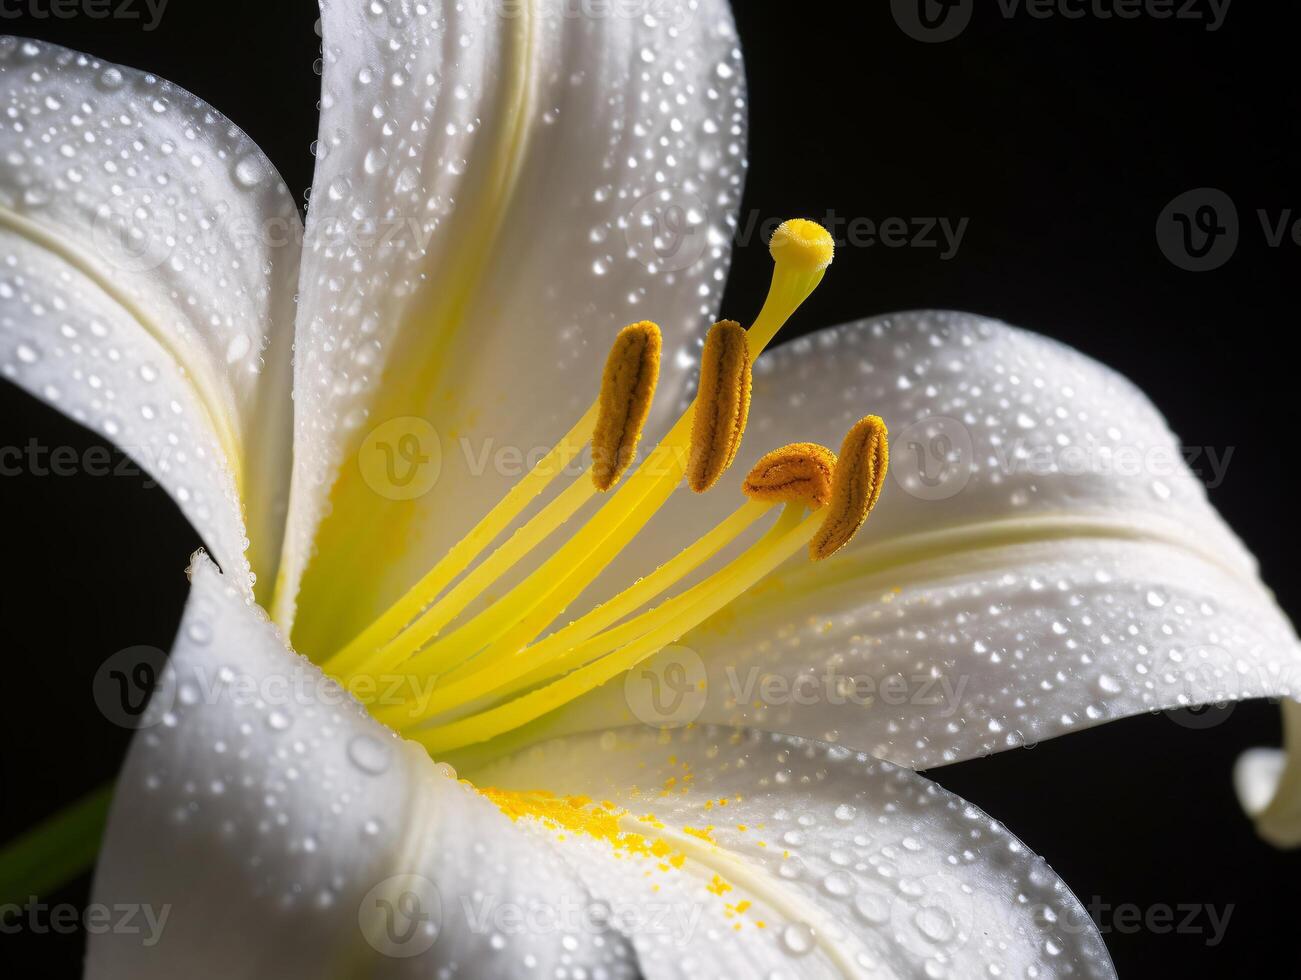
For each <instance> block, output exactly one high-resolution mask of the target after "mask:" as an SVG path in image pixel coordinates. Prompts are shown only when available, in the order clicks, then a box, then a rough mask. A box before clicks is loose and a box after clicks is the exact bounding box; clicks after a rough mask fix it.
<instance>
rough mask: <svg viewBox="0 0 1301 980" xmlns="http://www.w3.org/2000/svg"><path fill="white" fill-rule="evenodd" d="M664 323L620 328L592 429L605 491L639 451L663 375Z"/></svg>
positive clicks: (595, 471) (599, 482) (596, 475)
mask: <svg viewBox="0 0 1301 980" xmlns="http://www.w3.org/2000/svg"><path fill="white" fill-rule="evenodd" d="M662 344H663V341H662V339H661V337H660V328H659V327H658V326H656V325H655V324H653V323H651V322H650V321H648V320H643V321H642V322H640V323H634V324H632V325H630V326H627V327H624V328H623V329H622V330H620V331H619V336H618V337H617V338H616V339H615V341H614V346H613V347H612V348H610V356H609V358H608V359H607V360H606V362H605V375H604V377H603V378H602V380H601V400H600V413H599V414H598V416H597V420H596V429H595V431H594V432H593V433H592V482H593V483H595V484H596V488H597V489H598V490H600V491H602V492H604V491H606V490H609V489H610V488H611V487H613V486H614V485H615V484H616V483H618V482H619V477H621V476H623V474H624V471H625V470H627V469H628V467H629V466H631V465H632V462H633V460H634V459H635V458H636V456H637V443H638V441H639V440H640V439H641V430H642V427H643V426H645V424H646V418H647V417H648V416H649V415H650V407H651V400H652V399H653V398H654V397H655V385H656V384H657V383H658V381H659V375H660V349H661V347H662Z"/></svg>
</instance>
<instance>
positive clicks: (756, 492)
mask: <svg viewBox="0 0 1301 980" xmlns="http://www.w3.org/2000/svg"><path fill="white" fill-rule="evenodd" d="M835 473H836V454H835V453H833V452H832V451H831V450H830V449H828V448H827V447H826V446H819V445H818V444H817V443H815V442H796V443H792V444H791V445H789V446H782V447H781V448H780V449H774V450H773V451H772V452H770V453H768V454H767V455H765V456H764V457H763V458H762V459H760V460H759V462H757V463H755V464H754V468H753V469H752V470H750V473H749V475H748V476H746V478H745V483H744V484H742V486H741V490H742V492H743V493H744V494H745V495H746V496H747V497H749V498H750V499H751V500H762V501H763V502H764V503H773V504H795V503H802V504H804V505H805V506H807V507H808V508H809V509H810V510H818V509H819V508H822V507H825V506H827V504H829V503H831V488H832V481H833V479H834V477H835Z"/></svg>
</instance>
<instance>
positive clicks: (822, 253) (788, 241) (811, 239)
mask: <svg viewBox="0 0 1301 980" xmlns="http://www.w3.org/2000/svg"><path fill="white" fill-rule="evenodd" d="M768 250H769V251H770V252H771V253H772V257H773V260H774V261H775V262H777V263H778V264H779V265H780V264H789V265H790V266H791V267H792V268H802V269H805V270H807V271H809V272H819V271H821V270H823V269H826V268H827V267H828V266H829V265H831V262H832V260H833V259H834V258H835V257H836V242H835V239H833V238H832V237H831V233H830V232H828V231H827V229H825V228H823V227H822V226H821V225H820V224H818V223H817V222H816V221H808V220H806V219H804V218H792V219H791V220H790V221H787V222H785V223H784V224H782V225H781V227H779V228H778V229H777V230H776V231H775V232H773V236H772V241H770V242H769V243H768Z"/></svg>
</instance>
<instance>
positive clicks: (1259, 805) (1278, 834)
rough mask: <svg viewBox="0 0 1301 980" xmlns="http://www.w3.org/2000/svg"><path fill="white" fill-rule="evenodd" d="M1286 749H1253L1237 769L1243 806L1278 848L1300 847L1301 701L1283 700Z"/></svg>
mask: <svg viewBox="0 0 1301 980" xmlns="http://www.w3.org/2000/svg"><path fill="white" fill-rule="evenodd" d="M1283 735H1284V746H1285V748H1284V749H1251V750H1250V751H1248V752H1244V753H1243V754H1242V755H1241V757H1239V759H1238V764H1237V766H1236V767H1235V768H1234V773H1233V776H1234V783H1235V785H1236V787H1237V790H1238V800H1239V801H1240V802H1241V803H1242V808H1243V809H1244V810H1246V811H1247V813H1248V814H1249V815H1250V816H1251V817H1252V818H1253V819H1255V821H1256V829H1257V830H1258V831H1259V832H1260V836H1262V837H1264V838H1265V839H1266V840H1267V841H1269V842H1270V843H1271V844H1273V845H1275V846H1276V847H1297V846H1301V704H1298V703H1297V702H1296V701H1284V702H1283Z"/></svg>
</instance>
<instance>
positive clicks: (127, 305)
mask: <svg viewBox="0 0 1301 980" xmlns="http://www.w3.org/2000/svg"><path fill="white" fill-rule="evenodd" d="M0 108H2V109H3V116H2V117H0V250H2V254H0V259H2V263H0V277H3V279H2V281H0V290H2V292H0V299H2V300H3V306H2V307H0V365H3V373H4V375H5V376H6V377H8V378H10V379H11V380H13V381H15V382H17V383H18V384H19V385H21V386H22V387H24V388H26V389H27V390H28V391H30V392H31V393H32V394H34V395H36V396H37V397H39V398H42V399H44V400H45V401H48V402H50V403H51V404H52V405H54V406H55V407H56V408H59V409H60V410H62V411H64V412H65V413H67V414H69V415H71V416H72V417H73V418H75V419H77V420H78V421H80V422H82V423H84V424H86V425H87V426H89V427H91V428H93V429H95V430H96V431H98V432H99V433H101V434H103V435H105V436H107V437H108V438H110V439H112V440H113V441H114V442H115V443H117V444H118V445H119V446H121V447H122V448H123V449H124V450H125V451H126V452H128V453H130V454H131V455H133V456H134V457H135V459H136V460H137V462H138V463H140V464H141V466H142V467H143V468H144V469H146V470H147V471H148V472H149V473H150V475H151V476H153V477H154V478H156V479H157V480H158V481H159V483H160V484H162V485H163V486H164V487H166V488H167V490H168V491H169V492H170V493H171V494H172V496H173V497H174V498H175V499H176V500H177V502H178V503H179V504H180V506H181V509H182V510H183V511H184V512H185V514H186V515H187V517H189V519H190V520H191V521H192V522H193V523H194V525H195V527H196V528H197V529H198V530H199V531H200V533H202V534H203V536H204V538H205V540H206V541H207V542H208V543H209V545H210V547H211V548H212V550H213V552H214V554H215V555H217V556H218V558H219V559H220V560H221V562H222V564H223V566H224V567H226V568H227V569H228V570H229V571H230V572H231V573H232V574H235V575H236V576H237V580H243V581H244V583H245V587H247V576H248V569H247V564H246V560H245V556H244V551H245V545H244V542H243V538H244V529H243V525H244V524H246V526H247V533H248V535H249V537H250V538H252V547H251V548H250V550H249V558H251V560H252V565H253V569H254V570H255V571H257V572H260V573H261V574H262V575H263V577H264V579H265V580H266V583H267V584H268V585H269V584H270V582H271V581H272V579H273V577H274V572H275V567H276V565H275V563H276V560H277V558H278V554H279V548H280V535H281V532H282V528H283V521H284V513H283V509H284V506H285V503H286V499H287V492H288V479H289V463H288V456H289V438H290V434H291V423H290V412H291V410H292V409H291V403H290V400H289V380H290V364H289V352H290V344H291V339H292V338H291V336H290V324H291V321H292V317H293V292H294V288H295V283H296V276H297V269H298V257H299V248H300V241H301V224H300V222H299V219H298V213H297V210H296V208H295V207H294V202H293V199H292V197H291V196H290V194H289V192H288V191H287V189H286V188H285V186H284V184H283V182H282V181H281V180H280V178H279V176H278V175H277V173H276V171H275V169H274V168H273V167H272V166H271V164H270V162H269V161H268V160H267V159H266V158H265V157H264V156H263V155H262V154H261V153H260V152H259V151H258V149H257V147H256V146H254V145H253V143H252V142H251V141H250V140H249V139H248V137H247V136H245V135H244V134H243V133H242V132H240V131H239V130H238V129H237V128H236V127H235V126H234V125H233V124H232V123H231V122H230V121H229V120H227V119H225V118H224V117H223V116H221V115H220V114H218V113H217V112H216V111H215V110H213V109H212V108H210V107H209V106H208V105H206V104H205V103H204V102H202V101H201V100H199V99H198V98H196V97H195V96H193V95H191V94H189V93H188V92H185V91H184V90H182V89H179V88H177V87H176V86H174V85H171V84H169V83H168V82H165V81H162V80H161V79H159V78H157V77H155V76H153V75H147V74H144V73H143V72H139V71H136V70H134V69H130V68H123V67H119V66H117V65H113V64H109V63H107V62H102V61H99V60H97V59H94V58H91V57H89V56H87V55H82V54H77V53H76V52H73V51H68V50H66V49H64V48H59V47H55V46H52V45H48V44H42V43H39V42H36V41H24V40H20V39H17V38H0ZM236 491H238V493H237V492H236ZM241 497H242V499H243V506H244V508H245V514H244V515H243V516H241V510H240V508H241V503H240V498H241Z"/></svg>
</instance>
